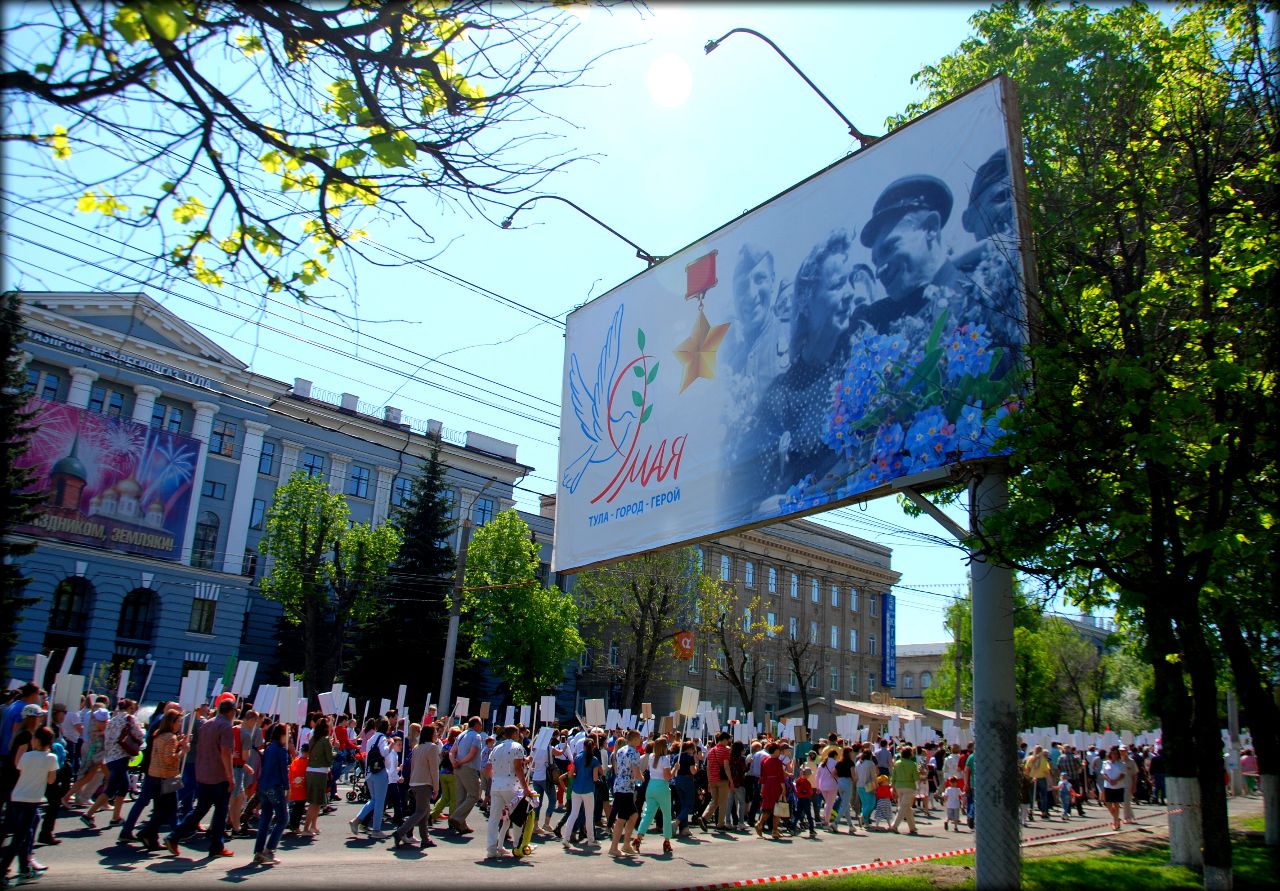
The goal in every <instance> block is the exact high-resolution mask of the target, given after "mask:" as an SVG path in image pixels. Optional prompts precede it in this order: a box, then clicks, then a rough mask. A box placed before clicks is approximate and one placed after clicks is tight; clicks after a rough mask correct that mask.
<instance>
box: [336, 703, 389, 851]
mask: <svg viewBox="0 0 1280 891" xmlns="http://www.w3.org/2000/svg"><path fill="white" fill-rule="evenodd" d="M390 726H391V724H390V722H388V721H387V719H386V718H381V719H379V721H378V723H377V730H376V731H375V732H374V733H373V734H372V735H371V736H370V737H369V739H368V741H367V742H366V743H365V753H364V769H365V773H366V775H367V779H366V780H365V782H366V783H368V785H369V801H368V802H366V803H365V806H364V807H363V808H362V809H361V810H360V813H359V814H358V815H357V816H356V818H355V819H354V820H352V821H351V823H350V824H349V825H350V827H351V834H352V835H353V836H356V835H359V834H360V824H361V823H363V822H364V821H365V820H368V821H369V838H371V839H373V840H374V841H381V840H382V839H384V838H387V835H386V833H384V832H383V831H382V812H383V810H384V808H385V806H386V801H387V756H388V755H389V754H390V752H391V743H390V741H389V740H388V739H387V730H388V729H389V728H390ZM327 769H328V768H326V770H327Z"/></svg>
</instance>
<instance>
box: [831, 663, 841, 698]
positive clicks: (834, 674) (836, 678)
mask: <svg viewBox="0 0 1280 891" xmlns="http://www.w3.org/2000/svg"><path fill="white" fill-rule="evenodd" d="M839 690H840V669H838V668H833V669H831V692H832V693H836V692H839Z"/></svg>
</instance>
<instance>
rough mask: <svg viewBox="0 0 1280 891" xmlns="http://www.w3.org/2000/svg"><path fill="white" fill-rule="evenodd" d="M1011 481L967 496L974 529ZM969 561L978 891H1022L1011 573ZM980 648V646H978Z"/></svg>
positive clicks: (995, 477)
mask: <svg viewBox="0 0 1280 891" xmlns="http://www.w3.org/2000/svg"><path fill="white" fill-rule="evenodd" d="M1008 497H1009V493H1008V480H1007V478H1006V477H1005V475H1004V473H1002V472H999V471H996V472H992V473H987V474H984V475H983V476H981V477H979V478H978V479H977V480H976V481H975V482H974V483H973V485H972V486H971V488H970V489H969V506H970V512H971V515H972V516H973V518H974V523H975V529H976V530H979V531H980V530H981V529H982V528H983V527H984V526H985V524H986V522H987V521H988V520H989V519H990V518H991V517H992V516H993V515H994V514H996V513H998V512H999V511H1001V510H1003V509H1004V507H1005V505H1006V503H1007V501H1008ZM971 553H972V558H973V559H972V562H971V564H970V572H971V574H972V578H973V640H974V643H975V646H974V648H973V729H974V752H975V757H976V758H977V759H978V775H979V776H980V777H981V782H980V783H978V784H977V788H975V789H974V817H975V819H976V821H977V826H976V829H977V838H976V844H975V848H976V853H975V870H974V877H975V879H976V885H977V887H978V888H979V889H980V891H981V889H988V888H992V889H994V888H1017V887H1018V886H1019V885H1020V884H1021V872H1022V859H1021V851H1020V850H1019V847H1018V845H1019V841H1020V834H1019V833H1020V831H1019V828H1018V801H1017V793H1018V765H1017V759H1016V758H1015V757H1014V754H1015V752H1016V751H1017V747H1018V737H1017V733H1018V729H1017V712H1016V710H1015V705H1014V694H1015V690H1014V654H1013V572H1012V570H1010V569H1009V568H1008V567H1006V566H999V565H996V564H994V563H991V562H989V561H988V559H987V557H986V555H985V554H983V553H982V552H981V551H979V550H974V551H972V552H971ZM978 642H981V646H977V645H976V644H977V643H978Z"/></svg>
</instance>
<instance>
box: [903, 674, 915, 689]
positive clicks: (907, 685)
mask: <svg viewBox="0 0 1280 891" xmlns="http://www.w3.org/2000/svg"><path fill="white" fill-rule="evenodd" d="M915 688H916V678H915V675H913V674H911V673H910V672H907V673H906V674H904V675H903V676H902V689H904V690H914V689H915Z"/></svg>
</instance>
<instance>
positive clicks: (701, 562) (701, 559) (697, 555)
mask: <svg viewBox="0 0 1280 891" xmlns="http://www.w3.org/2000/svg"><path fill="white" fill-rule="evenodd" d="M693 559H694V560H695V561H696V562H697V564H698V572H702V568H703V567H704V566H705V565H706V562H707V555H706V554H704V553H703V552H702V548H694V549H693Z"/></svg>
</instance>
